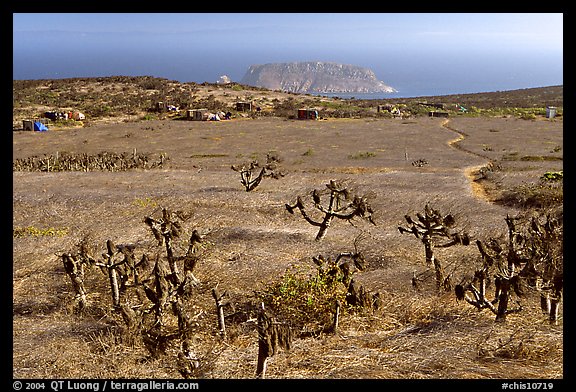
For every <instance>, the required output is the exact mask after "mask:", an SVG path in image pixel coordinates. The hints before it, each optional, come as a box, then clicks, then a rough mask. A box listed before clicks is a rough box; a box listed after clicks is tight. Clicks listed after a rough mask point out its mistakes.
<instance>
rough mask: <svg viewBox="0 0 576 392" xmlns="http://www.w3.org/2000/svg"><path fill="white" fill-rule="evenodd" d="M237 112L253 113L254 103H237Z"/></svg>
mask: <svg viewBox="0 0 576 392" xmlns="http://www.w3.org/2000/svg"><path fill="white" fill-rule="evenodd" d="M236 110H237V111H238V112H251V111H252V102H236Z"/></svg>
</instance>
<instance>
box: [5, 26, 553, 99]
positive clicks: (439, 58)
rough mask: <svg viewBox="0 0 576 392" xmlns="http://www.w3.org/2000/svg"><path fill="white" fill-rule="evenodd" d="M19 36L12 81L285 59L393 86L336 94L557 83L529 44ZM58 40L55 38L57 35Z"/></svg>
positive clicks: (192, 71)
mask: <svg viewBox="0 0 576 392" xmlns="http://www.w3.org/2000/svg"><path fill="white" fill-rule="evenodd" d="M65 38H66V37H51V38H50V37H46V38H45V39H44V40H38V39H34V40H33V39H31V38H30V39H26V37H19V38H18V39H15V40H14V47H13V79H60V78H72V77H96V76H114V75H123V76H144V75H149V76H155V77H162V78H167V79H170V80H177V81H180V82H196V83H203V82H209V83H215V82H216V81H217V80H218V79H219V78H220V76H222V75H227V76H229V77H230V79H231V80H232V81H236V82H239V81H240V80H241V79H242V78H243V76H244V74H245V73H246V71H247V70H248V68H249V67H250V65H253V64H265V63H272V62H291V61H332V62H339V63H343V64H352V65H358V66H362V67H366V68H369V69H371V70H372V71H374V73H375V75H376V77H377V79H378V80H381V81H383V82H384V83H385V84H387V85H389V86H391V87H394V88H395V89H396V90H398V92H397V93H391V94H344V93H342V94H321V95H329V96H334V95H337V96H339V97H342V98H350V97H352V96H353V97H355V98H367V99H381V98H401V97H418V96H432V95H449V94H465V93H476V92H490V91H505V90H514V89H523V88H532V87H544V86H553V85H561V84H563V53H562V51H552V50H547V49H546V48H545V47H544V48H534V50H521V51H520V50H517V51H515V50H513V49H512V48H511V49H510V50H482V51H480V50H475V49H474V48H462V49H459V50H457V51H453V50H452V51H441V50H422V49H420V50H408V49H407V50H405V51H402V50H397V51H395V52H389V51H385V50H380V51H378V50H374V51H366V50H363V51H354V50H353V48H352V49H350V48H342V49H341V50H337V51H335V50H333V49H332V50H328V49H326V50H323V49H322V48H305V47H304V48H258V47H252V46H250V45H246V46H244V47H236V46H226V45H225V44H224V45H222V44H214V45H206V44H203V45H194V44H193V43H190V44H189V45H186V46H183V45H182V44H180V43H173V42H160V41H159V42H143V43H140V44H136V43H135V42H137V41H133V42H130V45H126V44H123V43H121V42H119V43H117V44H110V43H109V40H108V41H104V40H103V39H102V40H98V39H95V38H94V39H93V40H92V41H85V42H84V45H83V46H76V47H74V50H70V48H69V47H67V46H66V45H65V44H63V45H61V46H58V47H57V48H56V49H55V42H66V40H65ZM59 40H61V41H59Z"/></svg>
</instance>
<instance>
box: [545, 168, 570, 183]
mask: <svg viewBox="0 0 576 392" xmlns="http://www.w3.org/2000/svg"><path fill="white" fill-rule="evenodd" d="M563 179H564V171H563V170H560V171H549V172H546V173H544V174H543V175H542V177H540V180H542V181H549V182H556V181H562V180H563Z"/></svg>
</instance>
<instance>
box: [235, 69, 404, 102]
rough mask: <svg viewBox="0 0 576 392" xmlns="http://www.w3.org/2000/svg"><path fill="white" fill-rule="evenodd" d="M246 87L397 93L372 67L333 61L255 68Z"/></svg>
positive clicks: (247, 74) (248, 76)
mask: <svg viewBox="0 0 576 392" xmlns="http://www.w3.org/2000/svg"><path fill="white" fill-rule="evenodd" d="M241 83H242V84H245V85H249V86H258V87H265V88H268V89H272V90H282V91H289V92H293V93H300V94H305V93H379V92H384V93H393V92H395V91H396V90H395V89H394V88H392V87H390V86H387V85H386V84H384V82H382V81H379V80H378V79H377V78H376V75H375V74H374V72H373V71H372V70H370V69H368V68H363V67H359V66H355V65H348V64H338V63H331V62H293V63H274V64H261V65H251V66H250V68H249V69H248V71H247V72H246V74H245V75H244V78H242V81H241Z"/></svg>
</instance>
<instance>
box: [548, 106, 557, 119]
mask: <svg viewBox="0 0 576 392" xmlns="http://www.w3.org/2000/svg"><path fill="white" fill-rule="evenodd" d="M554 117H556V106H546V118H554Z"/></svg>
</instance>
